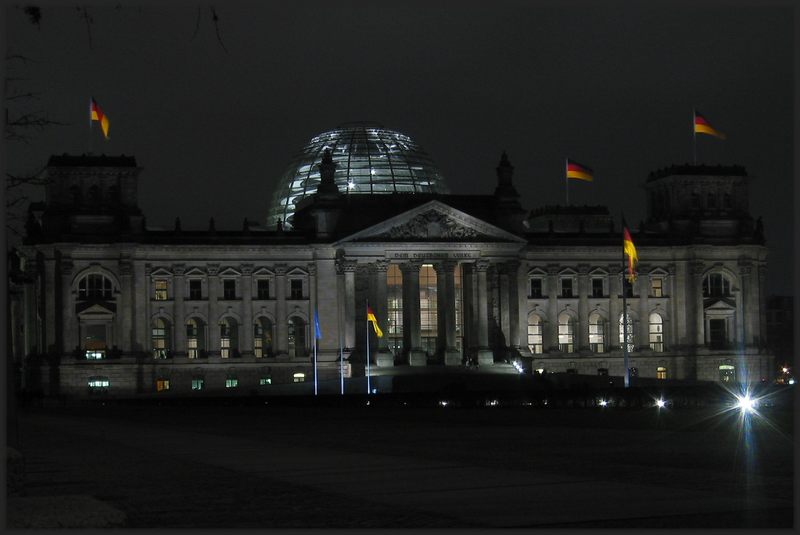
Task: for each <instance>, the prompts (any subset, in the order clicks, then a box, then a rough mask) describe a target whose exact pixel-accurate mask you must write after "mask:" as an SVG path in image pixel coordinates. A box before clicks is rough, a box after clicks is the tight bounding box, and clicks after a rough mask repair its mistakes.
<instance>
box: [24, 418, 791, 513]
mask: <svg viewBox="0 0 800 535" xmlns="http://www.w3.org/2000/svg"><path fill="white" fill-rule="evenodd" d="M720 410H721V409H720V408H719V407H711V408H709V407H706V408H696V409H671V410H663V409H662V410H660V411H659V410H658V409H655V408H643V409H621V408H615V409H611V410H609V408H584V409H566V408H563V409H552V408H541V407H538V408H537V407H514V408H508V407H485V408H468V409H467V408H461V409H459V408H454V407H452V406H448V407H437V408H412V407H396V406H379V405H378V406H376V405H374V404H373V405H371V406H350V407H343V406H340V407H313V406H309V407H290V406H275V405H274V404H273V405H269V404H266V405H261V406H253V405H250V406H235V405H234V406H116V405H110V404H109V405H106V406H93V407H72V408H69V407H62V408H36V409H33V408H27V409H23V410H21V412H20V415H19V419H18V420H19V422H18V433H19V437H20V447H19V450H20V451H21V452H22V454H23V455H24V457H25V485H24V489H23V491H22V496H23V497H26V498H30V497H36V496H60V495H88V496H91V497H94V498H96V499H97V500H99V501H101V502H103V503H106V504H109V505H111V506H113V507H114V508H116V509H119V510H121V511H122V512H124V514H125V517H126V520H125V526H126V527H137V528H150V527H167V528H176V527H192V528H232V527H247V528H296V527H326V528H376V527H379V528H419V527H427V528H499V527H543V528H545V527H546V528H551V527H559V528H560V527H652V528H690V527H703V528H711V527H719V528H735V527H748V528H757V527H769V528H790V527H792V525H793V510H792V506H793V503H794V500H793V475H794V470H793V429H792V425H791V421H792V414H791V413H790V412H788V411H784V410H777V409H765V410H764V412H763V413H762V416H761V417H753V418H751V419H749V420H748V421H747V422H744V421H743V420H742V418H741V416H740V415H739V414H738V412H727V413H724V414H720ZM9 513H10V514H12V515H13V513H14V511H13V508H10V510H9ZM10 520H11V521H12V523H13V518H11V519H10Z"/></svg>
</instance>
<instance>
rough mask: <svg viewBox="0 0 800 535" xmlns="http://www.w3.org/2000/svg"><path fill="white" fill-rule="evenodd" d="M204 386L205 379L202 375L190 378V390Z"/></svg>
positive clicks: (200, 388)
mask: <svg viewBox="0 0 800 535" xmlns="http://www.w3.org/2000/svg"><path fill="white" fill-rule="evenodd" d="M204 386H205V380H204V379H203V378H202V377H195V378H194V379H192V390H202V389H203V387H204Z"/></svg>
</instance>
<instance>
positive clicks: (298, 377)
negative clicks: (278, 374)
mask: <svg viewBox="0 0 800 535" xmlns="http://www.w3.org/2000/svg"><path fill="white" fill-rule="evenodd" d="M292 379H293V380H294V382H295V383H303V382H305V380H306V374H304V373H302V372H297V373H295V374H294V375H293V376H292Z"/></svg>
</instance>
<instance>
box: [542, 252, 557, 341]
mask: <svg viewBox="0 0 800 535" xmlns="http://www.w3.org/2000/svg"><path fill="white" fill-rule="evenodd" d="M558 271H559V269H558V266H557V265H549V266H547V298H548V299H547V323H545V324H544V326H543V327H544V329H543V330H544V346H545V348H546V349H545V351H551V352H557V351H558Z"/></svg>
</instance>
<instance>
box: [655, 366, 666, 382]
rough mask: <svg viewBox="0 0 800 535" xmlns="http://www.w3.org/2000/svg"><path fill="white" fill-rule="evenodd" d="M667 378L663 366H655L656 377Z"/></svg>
mask: <svg viewBox="0 0 800 535" xmlns="http://www.w3.org/2000/svg"><path fill="white" fill-rule="evenodd" d="M666 378H667V369H666V368H665V367H663V366H659V367H658V368H656V379H666Z"/></svg>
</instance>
